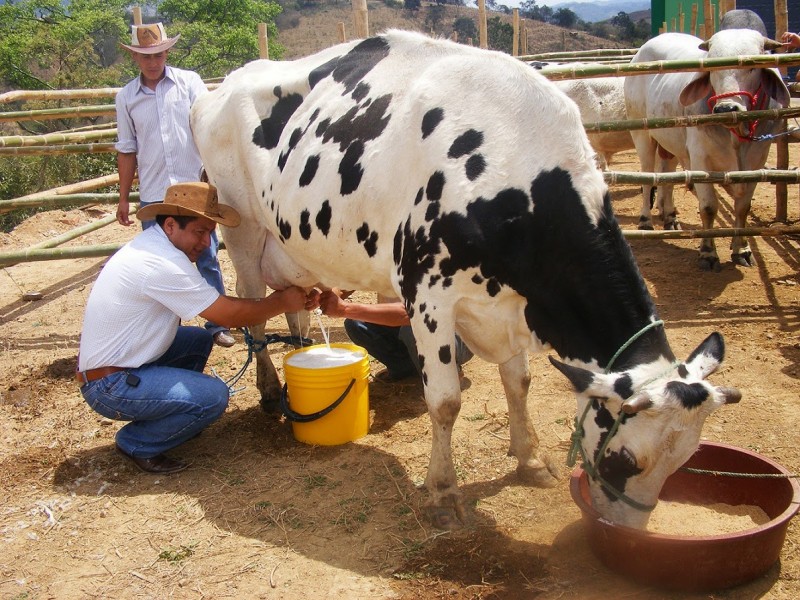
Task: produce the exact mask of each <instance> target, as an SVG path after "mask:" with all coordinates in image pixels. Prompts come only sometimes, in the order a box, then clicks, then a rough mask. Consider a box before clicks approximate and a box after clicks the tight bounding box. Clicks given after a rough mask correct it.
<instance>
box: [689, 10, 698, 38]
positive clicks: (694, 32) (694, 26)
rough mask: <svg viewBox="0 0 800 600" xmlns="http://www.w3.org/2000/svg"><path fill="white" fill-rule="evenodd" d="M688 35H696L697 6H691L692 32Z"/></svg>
mask: <svg viewBox="0 0 800 600" xmlns="http://www.w3.org/2000/svg"><path fill="white" fill-rule="evenodd" d="M689 33H691V34H692V35H697V4H692V30H691V31H690V32H689Z"/></svg>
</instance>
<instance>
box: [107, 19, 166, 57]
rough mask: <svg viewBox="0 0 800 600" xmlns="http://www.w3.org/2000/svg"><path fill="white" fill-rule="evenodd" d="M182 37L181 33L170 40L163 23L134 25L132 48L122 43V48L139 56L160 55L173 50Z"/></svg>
mask: <svg viewBox="0 0 800 600" xmlns="http://www.w3.org/2000/svg"><path fill="white" fill-rule="evenodd" d="M180 37H181V34H180V33H179V34H178V35H176V36H175V37H174V38H168V37H167V32H166V31H165V30H164V25H162V24H161V23H151V24H149V25H133V26H132V29H131V44H130V46H129V45H127V44H122V43H120V46H122V47H123V48H127V49H128V50H130V51H131V52H137V53H138V54H158V53H159V52H163V51H164V50H169V49H170V48H172V46H174V45H175V42H177V41H178V39H179V38H180Z"/></svg>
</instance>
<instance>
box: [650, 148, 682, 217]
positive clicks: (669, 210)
mask: <svg viewBox="0 0 800 600" xmlns="http://www.w3.org/2000/svg"><path fill="white" fill-rule="evenodd" d="M656 154H657V156H656V167H657V168H656V172H657V173H673V172H675V169H676V168H677V166H678V159H677V158H675V157H674V156H672V155H670V156H668V157H665V156H662V152H658V153H656ZM674 188H675V186H674V185H661V186H659V187H658V210H659V211H661V221H662V223H663V224H664V231H672V230H675V231H677V230H679V229H680V228H681V224H680V223H679V222H678V210H677V209H676V208H675V200H674V196H673V191H674Z"/></svg>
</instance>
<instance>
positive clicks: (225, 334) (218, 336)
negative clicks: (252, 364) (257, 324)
mask: <svg viewBox="0 0 800 600" xmlns="http://www.w3.org/2000/svg"><path fill="white" fill-rule="evenodd" d="M214 343H215V344H216V345H217V346H222V347H223V348H230V347H231V346H233V345H234V344H235V343H236V340H235V339H233V336H232V335H231V332H230V331H227V330H222V331H218V332H217V333H215V334H214Z"/></svg>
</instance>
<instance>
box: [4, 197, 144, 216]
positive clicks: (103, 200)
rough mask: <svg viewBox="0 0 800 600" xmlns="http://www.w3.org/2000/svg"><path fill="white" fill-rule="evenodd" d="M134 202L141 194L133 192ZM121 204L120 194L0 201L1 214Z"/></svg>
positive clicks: (132, 199)
mask: <svg viewBox="0 0 800 600" xmlns="http://www.w3.org/2000/svg"><path fill="white" fill-rule="evenodd" d="M130 199H131V201H132V202H135V201H137V200H138V199H139V192H132V193H131V195H130ZM118 202H119V192H109V193H107V194H92V193H85V194H63V195H52V196H38V197H36V198H24V199H18V198H14V199H12V200H0V214H5V213H7V212H11V211H12V210H18V209H20V208H40V207H43V206H46V207H48V208H51V209H52V208H61V207H64V206H72V205H75V204H117V203H118Z"/></svg>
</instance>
